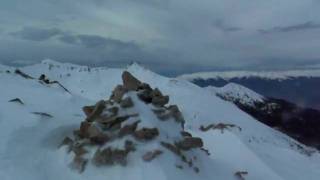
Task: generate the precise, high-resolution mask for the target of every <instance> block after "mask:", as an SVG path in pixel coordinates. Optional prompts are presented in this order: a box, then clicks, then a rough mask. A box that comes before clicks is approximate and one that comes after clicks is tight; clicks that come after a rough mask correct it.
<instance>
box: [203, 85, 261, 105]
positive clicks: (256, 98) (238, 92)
mask: <svg viewBox="0 0 320 180" xmlns="http://www.w3.org/2000/svg"><path fill="white" fill-rule="evenodd" d="M205 89H208V90H210V91H213V92H215V93H216V94H217V95H218V96H220V97H222V98H223V99H225V100H228V101H231V102H237V101H238V102H240V103H241V104H246V105H249V106H254V105H255V103H257V102H263V101H264V97H263V96H262V95H260V94H258V93H256V92H254V91H252V90H251V89H249V88H246V87H244V86H242V85H240V84H236V83H228V84H227V85H225V86H223V87H221V88H218V87H213V86H209V87H206V88H205Z"/></svg>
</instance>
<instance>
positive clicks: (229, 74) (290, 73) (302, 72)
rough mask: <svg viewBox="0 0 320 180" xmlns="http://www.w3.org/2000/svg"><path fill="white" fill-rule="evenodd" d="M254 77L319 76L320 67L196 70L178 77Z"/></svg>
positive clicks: (190, 78) (192, 78) (227, 78)
mask: <svg viewBox="0 0 320 180" xmlns="http://www.w3.org/2000/svg"><path fill="white" fill-rule="evenodd" d="M249 77H256V78H262V79H270V80H275V79H278V80H285V79H290V78H297V77H320V69H310V70H287V71H259V72H258V71H221V72H219V71H216V72H198V73H192V74H184V75H181V76H179V78H182V79H186V80H190V81H191V80H195V79H204V80H206V79H224V80H229V79H233V78H249Z"/></svg>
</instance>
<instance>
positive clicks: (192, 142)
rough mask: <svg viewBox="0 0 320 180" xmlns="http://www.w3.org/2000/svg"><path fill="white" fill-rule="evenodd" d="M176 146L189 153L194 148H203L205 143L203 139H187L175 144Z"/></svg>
mask: <svg viewBox="0 0 320 180" xmlns="http://www.w3.org/2000/svg"><path fill="white" fill-rule="evenodd" d="M175 145H176V146H177V147H178V148H179V149H181V150H185V151H188V150H190V149H193V148H201V147H202V146H203V142H202V139H201V138H197V137H186V138H185V139H183V140H182V141H179V142H177V143H175Z"/></svg>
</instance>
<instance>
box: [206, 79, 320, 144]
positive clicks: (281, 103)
mask: <svg viewBox="0 0 320 180" xmlns="http://www.w3.org/2000/svg"><path fill="white" fill-rule="evenodd" d="M206 89H208V90H209V91H211V92H213V93H214V94H216V95H217V96H218V97H220V98H222V99H224V100H226V101H229V102H232V103H234V104H235V105H236V106H238V107H239V108H240V109H241V110H243V111H245V112H247V113H248V114H250V115H251V116H253V117H254V118H255V119H257V120H259V121H260V122H262V123H264V124H266V125H268V126H270V127H272V128H275V129H277V130H279V131H282V132H284V133H286V134H287V135H289V136H291V137H292V138H294V139H296V140H298V141H300V142H302V143H304V144H306V145H309V146H313V147H315V148H317V149H320V134H319V132H320V111H319V110H316V109H311V108H303V107H299V106H297V105H296V104H294V103H291V102H288V101H286V100H283V99H276V98H266V97H263V96H262V95H260V94H258V93H256V92H254V91H252V90H250V89H248V88H246V87H244V86H241V85H239V84H235V83H229V84H227V85H226V86H224V87H221V88H217V87H213V86H210V87H207V88H206Z"/></svg>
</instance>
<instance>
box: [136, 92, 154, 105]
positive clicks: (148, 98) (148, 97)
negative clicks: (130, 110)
mask: <svg viewBox="0 0 320 180" xmlns="http://www.w3.org/2000/svg"><path fill="white" fill-rule="evenodd" d="M137 95H138V97H139V99H140V100H141V101H143V102H145V103H147V104H149V103H151V102H152V90H150V89H144V90H140V91H139V92H138V94H137Z"/></svg>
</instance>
